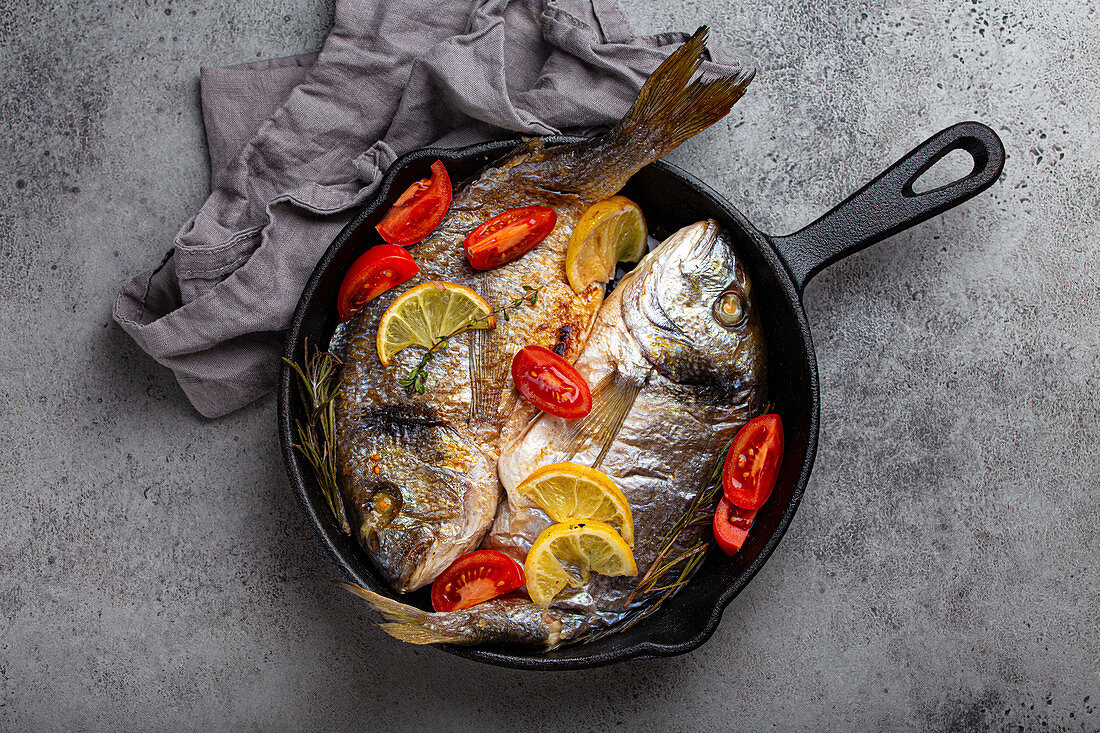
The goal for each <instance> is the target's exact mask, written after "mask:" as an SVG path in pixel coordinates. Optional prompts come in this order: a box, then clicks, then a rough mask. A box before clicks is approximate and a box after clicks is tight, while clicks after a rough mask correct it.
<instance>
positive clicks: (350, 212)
mask: <svg viewBox="0 0 1100 733" xmlns="http://www.w3.org/2000/svg"><path fill="white" fill-rule="evenodd" d="M686 38H687V36H686V35H685V34H682V33H668V34H662V35H658V36H649V37H637V36H635V35H634V34H633V32H632V31H631V29H630V26H629V25H628V24H627V22H626V20H625V19H624V18H623V16H622V13H621V11H620V9H619V7H618V5H617V3H615V2H614V1H613V0H450V1H449V2H430V1H426V0H338V1H337V3H336V17H335V22H334V25H333V28H332V31H331V32H330V34H329V36H328V38H327V39H326V40H325V43H324V46H323V48H322V49H321V51H320V53H319V54H307V55H303V56H296V57H293V58H287V59H275V60H272V61H264V62H259V63H252V64H244V65H241V66H232V67H228V68H222V69H212V68H204V69H203V70H202V75H201V80H202V105H203V118H204V121H205V124H206V133H207V142H208V144H209V147H210V162H211V170H212V173H213V180H212V187H213V191H212V193H211V195H210V198H209V199H207V201H206V203H205V204H204V205H203V206H202V208H201V209H200V210H199V212H198V213H197V214H196V215H195V217H194V218H192V219H191V220H190V221H189V222H187V224H186V225H184V227H183V229H182V230H181V231H180V233H179V234H178V235H177V237H176V240H175V246H174V248H173V249H172V250H171V251H170V252H169V253H168V255H167V256H166V257H165V258H164V260H163V261H162V262H161V264H160V265H159V266H158V267H157V268H156V269H155V270H153V271H151V272H147V273H143V274H141V275H139V276H137V277H135V278H133V279H132V280H130V281H128V282H127V283H126V284H125V285H124V286H123V287H122V290H121V292H119V295H118V298H117V300H116V301H115V305H114V318H115V320H116V321H117V322H118V323H119V325H121V326H122V328H123V329H124V330H125V331H126V332H127V333H128V334H130V336H131V337H133V339H134V340H135V341H136V342H137V343H138V345H139V346H141V348H142V349H144V350H145V351H146V352H148V353H149V354H150V355H151V356H152V357H153V358H154V359H156V360H157V361H158V362H160V363H161V364H164V365H165V366H167V367H169V368H170V369H172V371H173V372H174V373H175V375H176V378H177V380H178V381H179V383H180V385H181V386H182V387H183V390H184V392H185V393H186V394H187V397H188V399H190V400H191V403H192V404H193V405H194V406H195V408H196V409H198V411H199V412H200V413H202V414H203V415H205V416H207V417H218V416H221V415H224V414H226V413H229V412H232V411H233V410H235V409H237V408H239V407H241V406H243V405H245V404H247V403H249V402H251V401H252V400H254V399H256V398H257V397H259V396H261V395H262V394H264V393H265V392H267V391H268V390H269V389H271V387H272V386H273V385H274V383H275V379H276V375H277V373H278V369H279V354H280V352H281V349H282V340H283V331H284V329H285V328H286V326H287V324H288V323H289V322H290V318H291V315H292V314H293V311H294V307H295V305H296V304H297V301H298V297H299V295H300V294H301V291H302V288H303V287H304V286H305V282H306V280H307V279H308V278H309V275H310V273H311V272H312V271H313V268H314V266H315V265H316V263H317V261H318V260H319V259H320V258H321V255H322V254H323V253H324V251H325V249H326V248H327V247H328V245H329V243H330V242H331V241H332V239H333V238H334V237H335V236H336V235H337V234H338V233H339V231H340V229H341V228H343V226H344V225H345V224H346V223H347V222H348V221H349V220H350V219H351V218H352V217H353V216H354V213H355V209H356V208H357V206H358V205H359V204H361V203H363V201H364V200H365V199H366V198H367V197H369V196H370V194H371V193H372V192H373V191H374V190H375V188H376V187H377V185H378V184H379V183H380V181H381V179H382V175H383V173H384V171H385V169H386V168H387V167H388V166H389V165H390V164H391V163H392V162H393V161H394V160H395V159H396V158H397V156H399V155H401V154H403V153H406V152H408V151H410V150H414V149H416V148H420V147H425V146H427V145H442V146H448V147H457V146H460V145H467V144H471V143H475V142H482V141H485V140H489V139H493V138H503V137H512V136H515V135H517V134H521V135H554V134H558V133H585V132H591V131H593V130H594V129H597V128H601V127H606V126H608V125H611V124H613V123H614V122H616V121H617V120H618V119H620V118H621V117H622V116H623V115H624V114H625V113H626V110H627V109H628V108H629V106H630V104H631V102H632V101H633V100H634V97H635V96H636V95H637V92H638V90H639V89H640V88H641V85H642V83H643V82H644V80H645V78H646V76H647V75H648V74H649V73H650V72H651V71H652V70H653V69H654V68H656V66H657V65H658V64H659V63H660V62H661V60H663V59H664V57H666V56H667V55H668V54H669V53H671V52H672V50H673V49H675V48H676V47H677V46H678V45H679V44H681V43H682V42H683V41H684V40H686ZM715 56H717V54H715ZM737 68H738V66H737V64H736V62H732V61H729V60H727V59H724V58H715V59H714V60H713V61H712V62H708V64H707V65H706V66H705V68H704V71H705V72H710V73H723V74H728V73H732V72H734V71H736V69H737Z"/></svg>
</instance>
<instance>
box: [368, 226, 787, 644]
mask: <svg viewBox="0 0 1100 733" xmlns="http://www.w3.org/2000/svg"><path fill="white" fill-rule="evenodd" d="M765 360H766V353H765V343H764V338H763V334H762V330H761V326H760V317H759V314H758V312H757V307H756V304H755V301H754V299H753V295H752V285H751V283H750V281H749V278H748V276H747V274H746V272H745V270H744V268H743V267H742V265H741V263H740V261H739V259H738V256H737V254H736V252H735V251H734V248H733V244H732V242H731V240H730V238H729V237H728V236H727V235H726V234H725V233H724V232H722V231H721V230H720V228H719V226H718V225H717V224H716V223H715V222H713V221H703V222H699V223H696V224H693V225H691V226H688V227H685V228H683V229H681V230H680V231H678V232H676V233H675V234H673V235H672V236H671V237H669V238H668V239H667V240H665V241H664V242H663V243H662V244H660V245H659V246H658V247H657V248H655V249H654V250H653V251H652V252H650V253H649V254H648V255H647V256H646V257H645V258H644V259H643V260H642V262H641V263H640V264H639V265H638V267H637V268H635V270H634V271H633V272H631V273H630V274H629V275H627V276H626V277H625V278H624V279H623V281H622V282H621V283H620V284H619V286H618V287H617V288H616V289H615V291H614V292H613V293H612V294H611V295H610V296H609V297H608V298H607V300H606V302H604V304H603V306H602V307H601V309H600V311H599V314H598V315H597V317H596V321H595V324H594V325H593V327H592V333H591V336H590V337H589V339H588V342H587V343H586V344H585V346H584V349H583V350H582V352H581V354H580V357H579V358H578V359H577V361H576V364H575V366H576V368H577V371H578V372H580V373H581V375H582V376H584V377H585V378H586V379H587V380H588V382H589V383H590V384H593V385H596V386H595V388H594V390H593V408H592V412H591V413H589V415H588V416H586V417H584V418H579V419H577V420H565V419H562V418H559V417H554V416H552V415H549V414H540V415H539V416H538V417H536V418H535V419H534V420H532V421H531V422H529V423H528V424H526V425H525V426H524V427H523V428H522V429H520V430H519V431H518V433H517V435H516V436H515V437H514V438H513V439H511V440H510V441H508V442H507V443H506V444H505V445H504V446H503V448H502V451H501V455H500V459H499V473H500V478H501V481H502V482H503V484H504V487H505V489H506V491H507V500H506V503H504V504H503V505H502V506H501V509H500V513H499V514H498V515H497V517H496V520H495V522H494V524H493V528H492V533H491V534H490V536H489V537H488V538H487V540H486V542H485V545H486V546H487V547H489V548H493V549H499V550H503V551H505V552H508V553H510V554H511V555H513V556H514V557H516V558H517V559H519V560H522V559H523V558H524V557H525V556H526V554H527V551H528V550H529V548H530V546H531V543H532V542H534V540H535V539H536V538H537V537H538V535H539V534H540V533H541V532H542V530H543V529H545V528H546V527H547V526H548V525H549V524H550V521H551V520H550V518H549V517H547V516H546V514H545V513H544V512H543V511H542V509H540V508H539V507H538V506H537V505H535V504H533V503H531V502H530V501H528V500H527V499H526V498H524V497H523V496H521V495H519V494H517V493H516V491H515V489H516V487H517V486H518V485H519V484H520V483H521V482H522V481H523V480H524V479H525V478H526V477H527V476H529V475H530V474H531V473H532V472H533V471H534V470H535V469H536V468H538V467H540V466H544V465H547V464H550V463H557V462H559V461H574V462H577V463H583V464H586V465H592V466H597V467H599V469H600V470H602V471H603V472H604V473H606V474H607V475H608V476H609V477H610V478H611V479H612V480H613V481H614V482H615V484H616V485H617V486H618V487H619V488H620V489H621V490H622V492H623V494H624V495H625V496H626V498H627V500H628V501H629V502H630V509H631V513H632V515H633V518H634V537H635V543H636V544H635V547H634V556H635V560H636V562H637V564H638V570H639V577H641V576H643V575H644V574H645V573H646V571H647V570H648V569H649V568H650V566H651V565H652V564H653V563H654V561H655V559H656V557H657V553H658V547H659V544H660V542H661V540H662V539H663V538H664V537H665V536H666V535H668V533H669V531H670V529H671V528H672V526H673V525H674V524H675V523H676V520H677V519H678V518H679V517H681V516H682V515H683V514H684V512H685V511H686V510H687V508H688V506H689V505H690V504H691V502H692V500H693V499H694V498H695V497H696V495H697V494H698V493H699V492H700V491H702V490H703V489H704V488H705V486H706V484H707V483H708V478H709V475H710V471H711V469H712V466H713V464H714V461H715V460H717V459H718V458H719V457H720V456H721V455H722V452H723V449H724V448H725V447H726V446H727V445H728V444H729V443H730V441H731V440H732V439H733V436H734V435H735V434H736V432H737V430H738V429H740V427H741V426H742V425H744V424H745V423H746V422H748V420H750V419H751V418H752V417H755V416H756V415H758V414H760V413H761V412H762V411H763V409H764V406H765V401H766V393H767V389H766V374H765ZM702 531H704V530H703V528H699V527H697V528H695V530H694V532H692V531H685V532H683V533H681V534H680V535H679V536H678V537H677V539H676V543H675V545H674V546H673V549H672V551H671V552H670V553H669V555H668V556H669V557H675V556H677V555H678V554H680V553H681V552H683V551H684V550H686V549H687V548H688V547H690V546H691V545H693V544H694V543H695V542H696V541H697V540H698V539H699V533H700V532H702ZM637 584H638V578H622V577H616V578H612V577H605V576H599V575H594V576H592V577H591V579H590V580H589V582H587V583H586V584H584V585H583V586H581V587H579V588H567V589H566V590H565V591H564V592H563V594H562V595H559V596H558V598H557V599H556V600H555V601H554V603H553V604H552V605H551V607H550V609H549V610H546V611H544V610H543V609H541V608H539V607H537V606H535V605H534V604H532V603H530V601H523V600H520V599H517V598H510V599H507V601H504V600H498V601H496V602H490V603H494V605H490V603H485V604H481V605H478V606H474V607H472V608H470V609H467V610H466V611H462V612H453V613H436V614H428V613H425V612H423V611H418V610H416V609H410V608H408V607H407V606H401V604H397V605H396V606H395V605H394V604H396V603H397V602H396V601H392V600H389V599H383V598H381V597H380V596H377V595H375V594H371V593H370V592H369V591H362V590H361V589H360V590H359V591H357V592H360V595H364V594H365V595H364V597H366V598H367V599H368V600H370V601H371V602H372V603H373V604H374V605H375V607H376V608H378V610H380V611H381V612H382V614H383V616H384V617H385V618H386V620H387V624H386V625H385V626H384V628H385V629H386V631H387V632H389V633H390V634H392V635H393V636H396V637H398V638H401V639H403V640H405V641H411V642H413V643H421V644H424V643H437V642H448V643H480V642H484V641H494V642H502V641H506V642H515V643H523V644H530V645H537V646H553V645H556V644H560V643H563V642H565V641H569V640H570V639H573V638H576V637H577V636H579V635H582V634H584V633H586V632H588V631H592V630H595V629H599V628H603V627H606V626H607V625H609V624H611V623H614V622H615V621H618V620H620V619H622V618H624V617H625V616H626V615H627V614H629V613H631V612H634V611H638V610H641V608H642V607H643V606H644V604H645V599H644V597H638V598H635V597H634V591H635V589H636V587H637ZM505 604H506V606H507V608H508V609H509V611H510V612H511V613H512V614H513V615H514V616H515V619H519V618H522V619H523V623H519V621H518V620H512V621H510V622H508V623H501V622H500V621H499V619H500V617H501V614H502V608H504V607H505ZM525 604H526V605H525ZM482 609H484V610H482ZM482 614H484V615H482Z"/></svg>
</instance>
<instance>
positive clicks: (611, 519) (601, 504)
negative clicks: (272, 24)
mask: <svg viewBox="0 0 1100 733" xmlns="http://www.w3.org/2000/svg"><path fill="white" fill-rule="evenodd" d="M516 493H518V494H519V495H520V496H523V497H526V498H528V499H530V500H531V501H533V502H534V503H536V504H538V505H539V507H541V508H542V510H543V511H545V512H546V514H547V516H549V517H550V518H551V519H553V520H554V521H555V522H565V521H568V520H570V519H597V520H599V521H601V522H606V523H608V524H610V525H612V526H614V527H615V529H616V530H618V532H619V534H620V535H621V536H622V538H623V540H624V541H625V542H626V544H627V545H629V546H630V547H634V519H633V518H632V517H631V515H630V503H629V502H628V501H627V500H626V497H625V496H623V492H622V491H619V487H618V486H616V485H615V484H614V482H612V481H611V479H610V478H608V477H607V474H605V473H603V472H601V471H597V470H596V469H594V468H589V467H588V466H582V465H580V464H577V463H553V464H551V465H549V466H543V467H542V468H540V469H538V470H537V471H535V472H534V473H532V474H531V475H530V476H528V477H527V478H526V479H524V481H523V483H522V484H520V485H519V486H518V487H516Z"/></svg>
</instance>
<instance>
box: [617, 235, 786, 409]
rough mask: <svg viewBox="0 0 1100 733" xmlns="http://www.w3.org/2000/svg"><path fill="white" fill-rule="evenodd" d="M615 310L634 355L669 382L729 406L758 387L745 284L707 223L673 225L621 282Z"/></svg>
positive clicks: (725, 242) (759, 340) (728, 245)
mask: <svg viewBox="0 0 1100 733" xmlns="http://www.w3.org/2000/svg"><path fill="white" fill-rule="evenodd" d="M622 288H623V294H622V301H621V307H622V314H623V320H624V321H625V323H626V326H627V329H628V330H629V331H630V334H631V336H632V337H633V339H634V341H635V343H636V344H637V345H638V347H639V349H640V350H641V352H642V355H643V356H644V357H645V358H646V359H647V360H648V361H649V362H650V363H651V364H652V366H653V367H654V368H655V369H656V370H657V371H658V372H660V373H661V374H662V375H664V376H665V377H667V378H668V379H669V380H671V381H672V382H674V383H676V384H678V385H683V386H685V387H690V388H692V389H693V390H694V391H696V392H697V393H699V394H700V395H702V396H705V397H709V398H710V401H712V402H714V403H716V404H720V403H723V402H724V403H726V404H730V403H735V402H741V401H743V400H744V399H746V394H745V390H750V391H752V392H753V393H754V394H752V395H748V396H749V397H753V398H755V397H758V395H756V394H755V392H756V391H759V390H758V387H759V385H762V384H763V372H764V362H765V353H764V352H765V348H764V339H763V334H762V329H761V326H760V314H759V312H758V309H757V306H756V303H755V301H754V299H753V296H752V284H751V282H750V280H749V276H748V273H747V272H746V271H745V268H744V266H743V265H742V262H741V259H740V257H739V256H738V254H737V252H736V251H735V249H734V247H733V241H732V240H731V238H730V237H729V235H728V234H726V233H725V232H724V231H722V229H721V227H719V225H718V223H717V222H715V221H713V220H706V221H700V222H697V223H695V224H691V225H689V226H686V227H684V228H683V229H680V230H679V231H677V232H676V233H674V234H673V235H672V236H670V237H669V238H668V239H666V240H665V241H664V242H662V243H661V244H660V245H659V246H657V247H656V248H655V249H654V250H653V251H652V252H650V253H649V254H648V255H647V256H646V257H645V259H644V260H642V262H641V263H640V264H639V265H638V267H637V268H636V269H635V270H634V272H632V273H631V275H630V276H629V277H628V278H627V279H626V280H624V282H623V284H622Z"/></svg>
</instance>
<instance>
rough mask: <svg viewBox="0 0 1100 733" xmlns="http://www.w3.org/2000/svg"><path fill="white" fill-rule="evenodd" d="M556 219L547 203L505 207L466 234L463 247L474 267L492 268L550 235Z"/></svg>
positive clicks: (516, 256)
mask: <svg viewBox="0 0 1100 733" xmlns="http://www.w3.org/2000/svg"><path fill="white" fill-rule="evenodd" d="M557 221H558V215H557V212H555V211H554V210H553V209H551V208H550V207H548V206H521V207H519V208H518V209H508V210H507V211H505V212H503V213H501V214H497V215H496V216H494V217H493V218H492V219H489V220H488V221H485V222H483V223H482V224H481V226H479V227H477V228H476V229H474V230H473V231H472V232H470V233H469V234H467V235H466V239H465V241H463V243H462V246H463V247H465V248H466V259H468V260H469V261H470V267H472V268H474V269H475V270H492V269H493V268H494V267H500V266H501V265H506V264H508V263H509V262H511V261H512V260H518V259H519V258H520V257H523V255H525V254H527V253H528V252H530V251H531V250H533V249H534V248H535V247H537V246H538V243H539V242H541V241H542V240H544V239H546V238H547V237H548V236H550V232H552V231H553V230H554V225H555V224H556V223H557Z"/></svg>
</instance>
